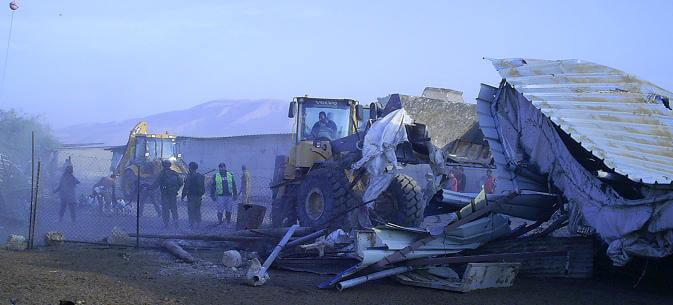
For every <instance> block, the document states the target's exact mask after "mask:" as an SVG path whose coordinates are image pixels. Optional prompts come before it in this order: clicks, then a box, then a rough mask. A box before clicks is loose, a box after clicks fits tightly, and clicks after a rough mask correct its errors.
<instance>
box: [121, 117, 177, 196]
mask: <svg viewBox="0 0 673 305" xmlns="http://www.w3.org/2000/svg"><path fill="white" fill-rule="evenodd" d="M175 139H176V136H175V135H170V134H150V133H148V131H147V123H146V122H140V123H138V124H137V125H136V126H135V127H133V129H131V132H130V133H129V140H128V142H127V144H126V150H125V151H124V154H123V156H122V157H121V159H120V160H119V163H117V166H116V167H115V169H114V172H113V173H114V174H115V175H116V176H117V177H118V181H119V186H120V190H121V193H122V196H123V198H124V200H126V201H129V202H132V201H136V200H137V197H138V193H137V192H138V177H140V180H141V183H144V184H147V183H151V182H153V181H154V179H155V178H156V177H157V175H159V172H160V171H161V161H163V160H168V161H170V162H171V169H173V170H174V171H176V172H178V173H179V174H180V175H186V174H187V166H186V164H185V162H184V161H183V160H182V155H181V154H180V152H179V149H178V145H177V143H176V141H175ZM138 173H140V175H139V174H138Z"/></svg>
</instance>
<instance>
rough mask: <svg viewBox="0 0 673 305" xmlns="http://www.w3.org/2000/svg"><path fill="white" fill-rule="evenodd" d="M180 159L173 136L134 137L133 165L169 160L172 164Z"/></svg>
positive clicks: (149, 135)
mask: <svg viewBox="0 0 673 305" xmlns="http://www.w3.org/2000/svg"><path fill="white" fill-rule="evenodd" d="M180 157H181V156H180V153H179V152H178V149H177V146H176V143H175V136H173V135H165V134H148V135H137V136H136V149H135V154H134V157H133V161H134V163H142V162H146V161H154V160H170V161H172V162H173V161H176V160H177V159H178V158H180Z"/></svg>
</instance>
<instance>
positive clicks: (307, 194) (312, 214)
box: [297, 166, 358, 229]
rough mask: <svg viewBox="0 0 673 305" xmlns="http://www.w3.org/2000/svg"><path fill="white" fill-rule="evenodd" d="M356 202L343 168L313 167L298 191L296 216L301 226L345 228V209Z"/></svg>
mask: <svg viewBox="0 0 673 305" xmlns="http://www.w3.org/2000/svg"><path fill="white" fill-rule="evenodd" d="M357 204H358V201H357V200H356V199H355V197H354V196H353V193H352V191H351V190H350V182H349V181H348V179H347V178H346V174H345V172H344V170H343V169H341V168H338V167H336V166H327V167H322V168H314V169H312V170H311V171H310V172H309V173H308V174H307V175H306V176H305V177H304V178H303V181H302V182H301V184H300V185H299V189H298V192H297V215H298V216H299V224H300V225H302V226H304V227H312V228H325V227H327V226H334V227H337V228H346V229H347V228H348V227H349V226H350V224H349V223H348V221H347V220H348V217H346V214H347V212H346V211H347V210H348V209H349V208H351V207H354V206H355V205H357Z"/></svg>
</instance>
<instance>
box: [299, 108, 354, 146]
mask: <svg viewBox="0 0 673 305" xmlns="http://www.w3.org/2000/svg"><path fill="white" fill-rule="evenodd" d="M360 108H361V107H359V106H358V102H357V101H355V100H351V99H327V98H312V97H296V98H294V100H293V101H292V102H291V103H290V109H289V111H288V117H290V118H294V119H295V124H294V125H295V126H294V128H295V130H294V134H295V141H296V142H297V143H299V142H301V141H312V142H313V141H333V140H336V139H339V138H343V137H346V136H348V135H351V134H353V133H354V132H355V131H356V130H357V122H358V119H357V117H359V115H360V113H359V112H361V109H360Z"/></svg>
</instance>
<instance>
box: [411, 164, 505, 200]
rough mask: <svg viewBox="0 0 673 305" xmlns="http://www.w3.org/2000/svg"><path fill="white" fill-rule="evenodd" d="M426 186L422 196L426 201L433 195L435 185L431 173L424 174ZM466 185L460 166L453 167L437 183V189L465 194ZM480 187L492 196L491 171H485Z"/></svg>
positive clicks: (493, 184) (463, 171)
mask: <svg viewBox="0 0 673 305" xmlns="http://www.w3.org/2000/svg"><path fill="white" fill-rule="evenodd" d="M426 180H427V186H426V194H425V195H424V196H425V198H426V200H430V198H431V197H432V196H433V195H434V194H435V191H436V187H437V185H436V184H435V176H434V175H433V174H432V173H430V172H429V173H427V174H426ZM466 184H467V176H466V175H465V170H464V169H463V167H462V166H456V167H453V168H452V169H451V170H450V171H449V173H448V174H447V175H445V176H443V177H442V180H441V181H440V183H439V187H440V188H442V189H446V190H450V191H453V192H461V193H463V192H465V185H466ZM481 186H482V187H483V188H484V191H485V192H486V194H493V192H494V191H495V176H493V171H492V170H491V169H487V170H486V176H483V177H482V178H481Z"/></svg>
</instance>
